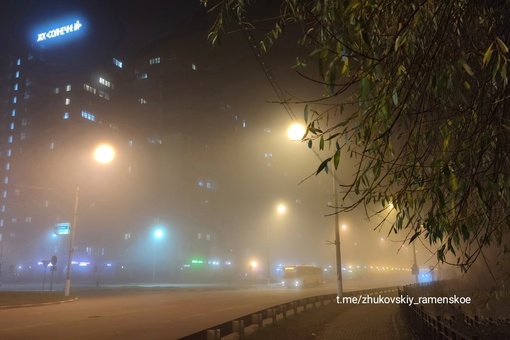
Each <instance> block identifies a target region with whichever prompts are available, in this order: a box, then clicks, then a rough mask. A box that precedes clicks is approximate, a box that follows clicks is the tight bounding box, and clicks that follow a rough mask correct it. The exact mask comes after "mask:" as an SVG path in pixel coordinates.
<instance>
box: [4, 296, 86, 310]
mask: <svg viewBox="0 0 510 340" xmlns="http://www.w3.org/2000/svg"><path fill="white" fill-rule="evenodd" d="M77 300H78V297H75V298H74V299H70V300H63V301H54V302H41V303H27V304H23V305H12V306H0V310H2V309H14V308H25V307H37V306H49V305H59V304H62V303H69V302H74V301H77Z"/></svg>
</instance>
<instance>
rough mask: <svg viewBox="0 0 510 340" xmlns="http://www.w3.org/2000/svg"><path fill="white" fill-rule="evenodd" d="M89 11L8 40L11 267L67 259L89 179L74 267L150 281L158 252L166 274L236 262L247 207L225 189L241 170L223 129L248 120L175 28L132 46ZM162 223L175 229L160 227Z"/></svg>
mask: <svg viewBox="0 0 510 340" xmlns="http://www.w3.org/2000/svg"><path fill="white" fill-rule="evenodd" d="M86 22H87V21H86V20H82V19H74V18H73V19H72V20H70V21H69V22H64V23H58V24H56V26H55V27H50V26H46V28H44V29H42V28H41V31H40V32H37V33H36V34H34V35H33V37H34V40H33V41H31V44H27V45H26V46H24V47H22V48H17V49H16V50H9V49H4V48H2V50H3V51H4V52H7V53H5V54H4V55H3V56H2V60H3V63H2V68H1V72H0V74H1V78H0V98H1V106H0V117H1V118H0V119H1V121H0V122H1V125H0V234H1V235H2V238H1V241H0V242H1V243H2V255H1V256H2V258H1V259H0V261H1V262H3V267H2V271H3V274H4V275H21V276H23V275H28V274H27V273H28V272H27V270H28V269H26V268H30V267H31V271H34V270H35V268H36V267H37V263H38V261H40V260H42V259H46V258H50V257H51V256H52V255H54V254H56V255H58V258H59V263H58V266H60V270H63V269H65V268H64V267H65V263H66V259H67V256H68V251H69V249H68V247H69V240H68V236H66V235H53V234H54V229H53V227H54V225H55V224H56V223H59V222H66V221H67V222H70V221H71V220H72V215H73V211H74V203H75V199H76V198H77V197H76V188H77V186H79V187H80V191H79V196H78V198H79V200H78V202H79V204H78V209H77V226H76V241H75V253H74V255H73V259H74V260H76V262H77V263H81V267H83V268H79V270H77V271H76V272H75V273H76V274H74V273H73V275H77V276H79V275H85V276H86V275H103V276H105V277H111V278H122V279H126V280H128V279H138V280H140V279H144V278H147V273H148V272H150V271H151V270H153V268H152V267H153V266H156V264H157V268H158V278H160V279H172V278H178V277H180V276H182V275H183V274H182V273H183V272H186V273H188V272H189V273H190V275H191V274H193V275H194V278H195V277H199V276H200V275H198V274H197V273H196V272H195V273H192V272H191V271H192V269H193V266H195V267H196V265H199V267H200V266H203V268H202V269H200V270H204V271H206V270H216V269H217V268H221V267H224V266H230V265H231V263H232V259H231V254H230V253H229V251H230V250H229V249H228V247H227V246H226V245H225V243H224V242H225V237H224V234H223V231H224V230H225V228H224V227H225V226H226V225H229V224H230V223H232V216H231V214H230V213H229V211H231V210H232V209H234V208H235V207H229V206H227V203H226V200H225V196H222V195H224V191H223V190H224V188H223V186H224V185H225V188H226V187H228V186H229V185H230V184H229V182H235V178H232V173H231V172H225V168H224V165H222V162H223V161H224V160H225V151H224V150H225V149H224V148H225V147H229V143H228V142H227V141H226V140H225V139H222V138H221V136H222V135H224V134H225V133H228V131H231V132H234V131H235V130H236V128H240V127H241V128H242V127H243V124H245V121H243V120H241V119H240V118H239V116H238V115H233V114H232V113H231V112H230V111H229V108H228V105H227V104H225V103H223V102H222V101H221V99H220V98H219V97H218V95H217V93H215V91H216V89H215V84H214V83H211V82H210V79H211V77H214V76H215V75H214V74H208V72H210V70H209V71H208V69H207V67H202V65H203V64H201V61H203V60H194V59H193V58H192V56H191V55H187V54H186V53H183V51H182V50H176V49H175V45H172V44H171V42H172V41H174V40H175V38H173V37H168V38H166V40H165V39H164V40H161V41H158V42H155V43H151V44H150V45H148V46H147V47H146V48H144V49H143V50H141V51H138V52H136V53H134V54H132V55H131V56H129V57H127V58H126V59H124V58H122V57H119V56H117V55H115V51H107V52H105V51H104V49H103V48H104V46H105V45H104V44H96V43H95V39H98V34H100V33H101V32H99V31H94V30H93V29H90V28H88V27H87V26H86ZM81 31H84V32H85V31H86V33H87V34H85V33H84V34H81ZM73 35H75V36H73ZM60 40H62V41H60ZM64 40H65V41H64ZM204 66H206V65H204ZM213 73H214V71H213ZM208 81H209V83H208ZM103 141H104V142H108V143H111V144H113V145H114V146H115V148H116V150H117V158H116V160H115V162H114V163H113V164H111V165H108V166H101V167H99V166H97V165H95V164H93V161H92V160H91V159H90V158H88V157H89V155H90V153H91V151H92V149H93V148H94V146H95V145H97V144H98V143H99V142H103ZM220 147H221V148H220ZM230 147H231V148H235V145H230ZM219 150H222V151H219ZM220 152H221V154H220ZM227 154H228V157H232V159H233V158H234V157H235V154H234V153H227ZM225 191H226V190H225ZM156 227H161V228H164V229H165V230H166V233H165V237H164V238H162V239H161V240H155V239H154V237H153V230H154V229H155V228H156ZM197 259H199V260H197ZM193 261H195V262H193ZM197 261H200V262H199V263H198V262H197ZM77 266H78V264H77ZM229 270H230V269H229ZM92 273H95V274H92ZM185 275H188V274H185Z"/></svg>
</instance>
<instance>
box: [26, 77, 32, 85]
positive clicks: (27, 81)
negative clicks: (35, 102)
mask: <svg viewBox="0 0 510 340" xmlns="http://www.w3.org/2000/svg"><path fill="white" fill-rule="evenodd" d="M30 85H32V81H31V80H30V79H29V78H26V80H25V86H30Z"/></svg>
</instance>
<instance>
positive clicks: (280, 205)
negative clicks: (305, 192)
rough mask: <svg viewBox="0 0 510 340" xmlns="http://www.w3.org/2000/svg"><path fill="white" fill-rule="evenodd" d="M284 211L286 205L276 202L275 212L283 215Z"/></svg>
mask: <svg viewBox="0 0 510 340" xmlns="http://www.w3.org/2000/svg"><path fill="white" fill-rule="evenodd" d="M286 211H287V207H286V206H285V204H283V203H280V204H278V206H277V207H276V212H277V213H278V215H283V214H285V212H286Z"/></svg>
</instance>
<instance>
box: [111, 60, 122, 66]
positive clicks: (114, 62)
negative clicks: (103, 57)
mask: <svg viewBox="0 0 510 340" xmlns="http://www.w3.org/2000/svg"><path fill="white" fill-rule="evenodd" d="M113 65H115V66H117V67H118V68H122V61H120V60H118V59H115V58H113Z"/></svg>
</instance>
